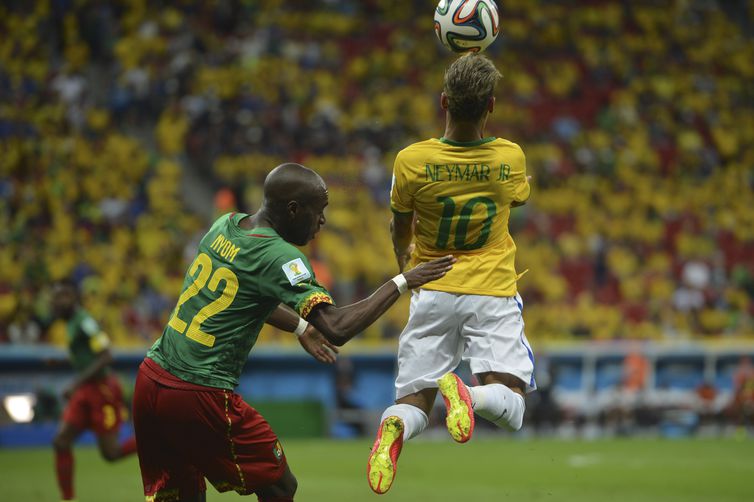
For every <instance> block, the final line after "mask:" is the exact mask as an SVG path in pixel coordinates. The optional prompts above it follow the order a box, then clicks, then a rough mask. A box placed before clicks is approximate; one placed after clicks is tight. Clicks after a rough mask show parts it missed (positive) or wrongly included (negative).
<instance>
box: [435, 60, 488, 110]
mask: <svg viewBox="0 0 754 502" xmlns="http://www.w3.org/2000/svg"><path fill="white" fill-rule="evenodd" d="M501 78H502V75H501V74H500V72H499V71H497V68H495V65H494V64H493V63H492V61H490V59H489V58H488V57H487V56H484V55H482V54H479V53H476V52H468V53H466V54H464V55H463V56H461V57H459V58H458V59H456V60H455V61H454V62H453V64H451V65H450V66H449V67H448V69H447V70H445V78H444V81H443V92H444V93H445V95H446V96H447V97H448V111H449V112H450V115H451V116H452V117H453V118H454V119H455V120H461V121H474V120H479V119H480V118H481V117H482V115H483V114H484V111H485V109H486V107H487V102H488V101H489V99H490V98H491V97H492V96H493V94H494V93H495V87H496V86H497V82H498V80H500V79H501Z"/></svg>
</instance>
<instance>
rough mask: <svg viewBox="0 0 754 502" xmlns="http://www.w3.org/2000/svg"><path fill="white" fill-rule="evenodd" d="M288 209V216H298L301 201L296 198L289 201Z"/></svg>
mask: <svg viewBox="0 0 754 502" xmlns="http://www.w3.org/2000/svg"><path fill="white" fill-rule="evenodd" d="M286 207H287V209H288V216H290V217H291V219H293V218H295V217H296V214H297V213H298V211H299V203H298V202H296V201H295V200H292V201H289V202H288V206H286Z"/></svg>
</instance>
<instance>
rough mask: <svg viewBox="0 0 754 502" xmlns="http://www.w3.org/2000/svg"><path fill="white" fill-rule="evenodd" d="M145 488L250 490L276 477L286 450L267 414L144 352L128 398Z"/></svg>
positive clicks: (189, 492)
mask: <svg viewBox="0 0 754 502" xmlns="http://www.w3.org/2000/svg"><path fill="white" fill-rule="evenodd" d="M133 405H134V409H133V421H134V429H135V430H136V444H137V448H138V453H139V464H140V466H141V478H142V482H143V483H144V495H146V496H147V497H154V500H155V501H164V500H179V499H183V498H184V497H185V498H189V497H192V496H194V495H196V494H197V493H200V492H204V491H206V485H205V484H204V478H205V477H206V478H207V479H208V480H209V481H210V483H212V485H213V486H214V487H215V488H216V489H217V491H220V492H225V491H229V490H235V491H236V492H238V493H240V494H242V495H247V494H250V493H253V492H254V491H255V490H257V489H259V488H262V487H265V486H268V485H271V484H274V483H275V482H277V481H278V480H279V479H280V477H281V476H282V475H283V473H284V472H285V470H286V467H287V462H286V459H285V454H284V453H283V449H282V447H281V446H280V441H278V438H277V436H276V435H275V433H274V432H272V429H271V428H270V426H269V424H268V423H267V421H266V420H265V419H264V418H263V417H262V415H260V414H259V413H258V412H257V411H256V410H255V409H254V408H252V407H251V406H249V405H248V404H246V403H245V402H244V401H243V399H241V396H239V395H238V394H236V393H234V392H231V391H229V390H223V389H216V388H212V387H203V386H201V385H194V384H191V383H188V382H185V381H183V380H181V379H179V378H177V377H175V376H173V375H171V374H170V373H168V372H167V371H165V370H164V369H163V368H161V367H160V366H159V365H158V364H157V363H155V362H154V361H152V360H151V359H148V358H147V359H145V360H144V362H143V363H142V364H141V366H140V367H139V373H138V375H137V376H136V388H135V390H134V399H133Z"/></svg>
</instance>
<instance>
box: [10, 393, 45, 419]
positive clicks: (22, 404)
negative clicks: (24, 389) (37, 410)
mask: <svg viewBox="0 0 754 502" xmlns="http://www.w3.org/2000/svg"><path fill="white" fill-rule="evenodd" d="M36 401H37V400H36V398H35V397H34V395H33V394H15V395H11V396H5V397H4V398H3V405H4V406H5V411H7V412H8V415H9V416H10V418H11V419H12V420H13V421H14V422H17V423H28V422H31V421H32V420H33V419H34V404H35V403H36Z"/></svg>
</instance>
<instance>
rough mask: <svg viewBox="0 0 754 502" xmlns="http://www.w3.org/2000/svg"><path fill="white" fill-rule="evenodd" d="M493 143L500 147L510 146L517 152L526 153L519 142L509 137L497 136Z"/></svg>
mask: <svg viewBox="0 0 754 502" xmlns="http://www.w3.org/2000/svg"><path fill="white" fill-rule="evenodd" d="M492 145H493V146H497V147H500V148H510V149H513V150H515V151H517V152H521V154H523V153H524V149H523V148H521V145H519V144H518V143H516V142H513V141H511V140H509V139H505V138H495V141H493V142H492Z"/></svg>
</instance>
